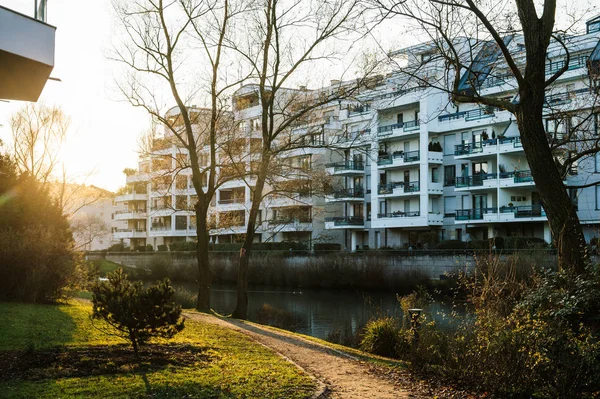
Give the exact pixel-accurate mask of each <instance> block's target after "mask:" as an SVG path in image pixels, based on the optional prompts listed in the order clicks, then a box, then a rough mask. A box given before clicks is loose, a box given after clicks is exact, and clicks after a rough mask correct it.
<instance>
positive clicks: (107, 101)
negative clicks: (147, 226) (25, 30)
mask: <svg viewBox="0 0 600 399" xmlns="http://www.w3.org/2000/svg"><path fill="white" fill-rule="evenodd" d="M0 5H3V6H5V7H8V8H11V9H13V10H15V11H19V12H22V13H24V14H26V15H33V10H34V0H0ZM110 7H111V6H110V1H108V0H105V1H89V0H86V1H81V0H49V1H48V23H49V24H51V25H54V26H56V27H57V30H56V53H55V67H54V71H53V72H52V75H51V76H53V77H57V78H59V79H61V80H62V82H53V81H48V83H47V84H46V87H45V89H44V91H43V93H42V96H41V97H40V100H41V101H44V102H45V103H47V104H56V105H59V106H61V107H62V108H63V110H64V111H65V113H66V114H67V115H70V116H71V119H72V122H71V129H70V132H69V137H68V140H67V143H66V145H65V147H64V149H63V156H62V158H63V160H64V162H65V166H66V168H67V171H68V172H69V173H70V174H72V175H83V174H85V173H86V172H90V171H95V172H94V174H93V175H91V176H90V177H89V178H88V179H87V180H86V181H85V183H86V184H94V185H96V186H99V187H103V188H106V189H109V190H113V191H114V190H116V189H117V188H118V187H119V186H122V185H124V184H125V175H123V173H122V171H123V169H124V168H126V167H136V166H137V157H138V155H137V152H136V148H137V137H138V135H139V134H140V133H141V132H142V131H144V130H145V129H147V128H148V126H149V118H148V116H147V114H146V113H145V111H143V110H140V109H135V108H133V107H131V106H130V105H129V104H128V103H125V102H122V101H120V100H121V99H120V97H119V95H118V94H117V93H116V92H115V91H114V89H113V87H114V78H113V68H114V65H113V64H112V63H111V62H110V61H108V60H106V59H105V57H104V52H105V51H106V50H108V49H110V38H111V37H110V35H111V25H112V21H111V17H110ZM23 104H24V103H21V102H18V101H11V102H10V103H5V102H0V125H3V126H0V139H1V140H2V141H3V142H4V148H3V149H2V152H5V151H7V150H9V148H7V147H9V145H10V143H9V141H10V139H9V138H10V128H9V123H8V122H9V119H10V115H11V114H12V113H13V112H15V111H16V110H17V109H19V108H20V107H21V106H23ZM79 180H80V182H82V181H81V180H82V178H81V177H80V178H79Z"/></svg>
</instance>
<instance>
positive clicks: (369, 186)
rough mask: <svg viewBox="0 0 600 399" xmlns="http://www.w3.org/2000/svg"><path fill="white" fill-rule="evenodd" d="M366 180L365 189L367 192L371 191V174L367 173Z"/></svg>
mask: <svg viewBox="0 0 600 399" xmlns="http://www.w3.org/2000/svg"><path fill="white" fill-rule="evenodd" d="M365 181H366V187H365V189H366V190H367V194H368V193H370V192H371V175H367V177H366V178H365Z"/></svg>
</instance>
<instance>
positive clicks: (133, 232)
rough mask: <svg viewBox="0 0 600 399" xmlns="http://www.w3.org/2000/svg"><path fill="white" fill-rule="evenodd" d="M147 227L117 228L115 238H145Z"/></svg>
mask: <svg viewBox="0 0 600 399" xmlns="http://www.w3.org/2000/svg"><path fill="white" fill-rule="evenodd" d="M145 237H146V229H117V230H115V231H114V233H113V238H114V239H115V240H120V239H127V238H145Z"/></svg>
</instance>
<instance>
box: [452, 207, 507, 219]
mask: <svg viewBox="0 0 600 399" xmlns="http://www.w3.org/2000/svg"><path fill="white" fill-rule="evenodd" d="M490 213H498V209H496V208H478V209H457V210H456V215H455V218H456V220H482V219H483V215H486V214H490Z"/></svg>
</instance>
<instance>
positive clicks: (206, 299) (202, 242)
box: [196, 205, 212, 312]
mask: <svg viewBox="0 0 600 399" xmlns="http://www.w3.org/2000/svg"><path fill="white" fill-rule="evenodd" d="M207 213H208V212H207V209H206V207H202V206H200V205H196V237H197V240H198V243H197V245H196V258H197V260H198V301H197V302H196V309H198V310H199V311H201V312H210V284H211V280H212V275H211V272H210V260H209V258H208V242H209V239H210V236H209V234H208V228H207V223H206V217H207Z"/></svg>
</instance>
